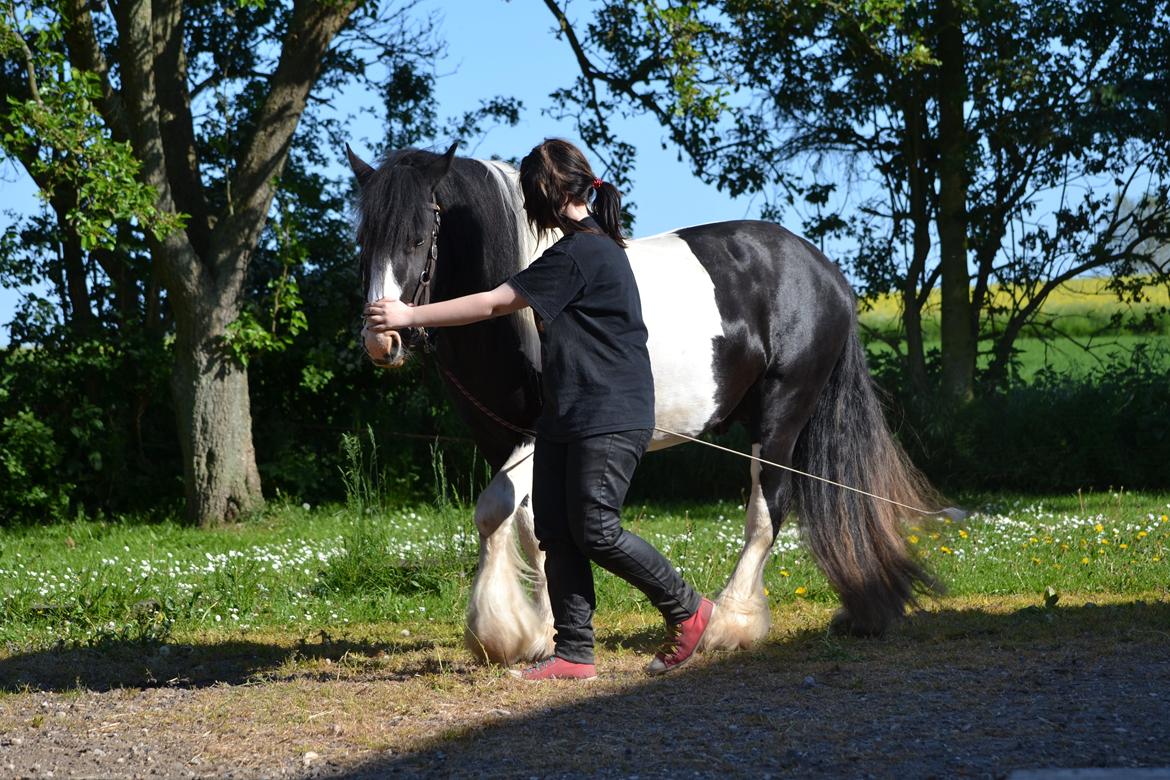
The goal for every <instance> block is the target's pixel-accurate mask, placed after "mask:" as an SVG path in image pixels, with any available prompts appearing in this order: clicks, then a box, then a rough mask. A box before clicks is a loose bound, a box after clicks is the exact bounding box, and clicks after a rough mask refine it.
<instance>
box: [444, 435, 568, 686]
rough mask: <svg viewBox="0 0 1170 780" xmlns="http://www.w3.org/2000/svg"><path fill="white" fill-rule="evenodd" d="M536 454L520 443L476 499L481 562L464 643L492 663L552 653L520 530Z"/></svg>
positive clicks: (468, 609) (528, 658)
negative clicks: (527, 582) (529, 582)
mask: <svg viewBox="0 0 1170 780" xmlns="http://www.w3.org/2000/svg"><path fill="white" fill-rule="evenodd" d="M531 455H532V445H531V444H527V445H523V446H521V447H518V448H517V449H516V451H515V452H513V453H512V456H511V457H510V458H509V459H508V462H507V463H506V464H505V465H504V468H502V469H500V471H499V473H498V474H496V475H495V477H493V478H492V481H491V482H490V483H489V484H488V486H487V488H486V489H485V490H484V491H483V493H482V494H480V496H479V500H478V501H476V504H475V525H476V528H478V529H479V567H478V570H477V571H476V573H475V579H474V580H473V581H472V583H471V598H470V600H469V602H468V605H467V624H466V628H465V630H464V642H465V644H466V645H467V649H468V650H470V651H471V653H472V654H473V655H475V656H476V657H478V658H480V659H482V660H486V661H490V662H493V663H500V664H511V663H515V662H517V661H526V660H535V659H539V658H542V657H544V656H545V655H547V654H548V653H551V652H552V650H551V635H548V633H547V631H546V629H545V625H544V619H543V616H542V615H541V613H540V612H539V611H538V610H537V608H536V607H535V606H534V605H533V601H532V598H531V597H530V596H529V594H528V591H527V589H526V588H525V586H524V579H525V577H524V575H525V574H526V573H527V571H528V567H527V565H526V564H525V563H524V561H523V559H522V558H521V557H520V550H519V547H518V546H517V544H516V535H515V528H516V525H517V519H518V518H517V517H516V515H517V512H518V510H519V511H520V512H524V513H526V512H527V510H526V509H524V508H522V507H521V506H520V504H521V502H522V501H523V499H524V498H525V497H526V496H527V495H528V494H529V493H530V492H531V490H532V458H531ZM527 522H528V524H529V525H531V521H530V520H529V521H527ZM546 600H547V597H546Z"/></svg>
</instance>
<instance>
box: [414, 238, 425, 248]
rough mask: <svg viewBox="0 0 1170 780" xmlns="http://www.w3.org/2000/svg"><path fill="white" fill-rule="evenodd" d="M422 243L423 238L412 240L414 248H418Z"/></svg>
mask: <svg viewBox="0 0 1170 780" xmlns="http://www.w3.org/2000/svg"><path fill="white" fill-rule="evenodd" d="M422 244H423V240H422V239H421V238H420V239H419V240H418V241H415V242H414V248H415V249H418V248H419V247H420V246H422Z"/></svg>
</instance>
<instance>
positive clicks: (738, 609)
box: [703, 444, 774, 650]
mask: <svg viewBox="0 0 1170 780" xmlns="http://www.w3.org/2000/svg"><path fill="white" fill-rule="evenodd" d="M760 451H761V448H760V445H759V444H753V445H752V455H754V456H756V457H760ZM772 526H773V522H772V516H771V513H770V511H769V508H768V502H767V501H766V500H765V499H764V493H763V490H762V488H761V486H760V464H759V463H756V462H755V461H753V462H752V492H751V496H750V497H749V498H748V503H747V522H746V524H745V527H744V543H743V550H742V551H741V552H740V554H739V561H738V562H737V563H736V565H735V571H734V572H732V574H731V579H730V580H728V581H727V585H726V586H725V587H724V588H723V590H722V591H721V592H720V593H719V596H718V597H717V598H716V599H715V610H714V611H713V612H712V613H711V622H710V623H709V624H708V625H707V630H706V632H704V634H703V649H704V650H735V649H737V648H741V647H749V646H751V645H753V644H755V643H756V642H758V641H760V640H761V639H763V638H764V637H765V636H767V635H768V629H769V628H771V625H772V612H771V610H770V609H769V608H768V597H767V596H765V595H764V565H765V564H766V563H767V562H768V552H769V551H770V550H771V549H772V539H773V538H774V537H773V533H772Z"/></svg>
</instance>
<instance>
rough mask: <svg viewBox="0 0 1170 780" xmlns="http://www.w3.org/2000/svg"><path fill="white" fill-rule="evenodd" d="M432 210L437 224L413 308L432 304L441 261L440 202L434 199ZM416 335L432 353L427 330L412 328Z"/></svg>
mask: <svg viewBox="0 0 1170 780" xmlns="http://www.w3.org/2000/svg"><path fill="white" fill-rule="evenodd" d="M431 208H432V209H433V210H434V212H435V223H434V226H433V227H432V228H431V248H430V249H429V250H428V251H427V261H426V262H425V263H423V267H422V271H420V272H419V274H418V282H417V283H416V284H415V285H414V295H412V296H410V303H411V305H412V306H425V305H426V304H428V303H430V302H431V279H432V278H433V277H434V275H435V263H436V262H437V261H438V259H439V224H440V223H441V222H442V218H441V217H440V216H439V212H440V211H442V209H440V208H439V204H438V202H436V201H435V200H434V199H433V198H432V200H431ZM410 330H411V331H413V332H414V333H415V335H416V336H417V337H418V339H419V340H420V341H421V342H422V344H423V349H425V350H427V351H428V352H429V351H430V348H431V341H430V338H429V336H430V334H429V333H428V332H427V329H426V328H410Z"/></svg>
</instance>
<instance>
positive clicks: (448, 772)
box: [339, 601, 1170, 778]
mask: <svg viewBox="0 0 1170 780" xmlns="http://www.w3.org/2000/svg"><path fill="white" fill-rule="evenodd" d="M1168 640H1170V602H1165V601H1161V602H1152V603H1151V602H1135V603H1131V604H1121V605H1110V606H1101V607H1096V606H1092V605H1089V606H1081V607H1055V608H1043V607H1029V608H1026V609H1021V610H1019V611H1017V612H1014V613H1011V614H1006V615H1004V614H990V613H987V612H982V611H979V610H963V611H953V610H942V611H938V612H930V613H923V614H920V615H918V616H916V617H915V618H914V619H913V620H911V621H909V622H908V623H907V624H905V625H904V626H902V627H901V628H900V629H899V630H898V631H896V632H894V633H892V634H891V635H890V636H887V637H885V638H883V639H877V640H856V639H838V638H834V637H830V636H828V635H826V634H825V633H823V632H813V631H809V632H801V633H797V634H795V635H792V636H789V637H787V638H785V639H784V640H782V641H774V642H771V643H766V644H765V645H764V646H762V647H761V648H759V649H757V650H753V651H749V652H742V653H732V654H725V655H717V656H713V657H711V658H708V659H704V660H702V661H700V662H698V663H696V664H695V665H694V666H693V667H691V668H688V669H686V670H682V671H680V672H679V673H677V674H676V675H671V676H668V677H666V678H659V679H645V680H643V679H640V678H630V677H629V675H628V674H627V675H615V676H613V677H612V678H611V681H612V683H613V684H607V683H606V681H605V675H604V666H603V667H602V671H603V676H602V678H601V681H600V682H599V683H596V684H593V685H594V687H593V688H589V687H587V686H588V685H589V684H581V683H572V682H564V683H554V685H559V686H571V685H577V686H582V687H581V688H580V691H581V693H580V697H579V698H575V699H574V700H573V701H572V702H570V703H567V704H565V703H560V704H554V705H552V706H543V705H540V704H536V705H535V706H536V707H537V709H536V710H534V711H531V710H530V711H527V712H525V713H523V714H522V715H514V716H513V715H510V714H509V713H507V712H505V711H502V710H500V711H497V714H498V715H500V717H497V718H495V719H494V720H493V719H488V720H486V721H485V722H480V723H477V724H476V725H474V726H471V727H468V726H467V725H462V726H459V727H457V728H454V729H451V730H450V731H448V732H447V733H445V734H441V735H439V736H437V737H436V738H435V739H434V740H432V741H431V742H430V743H429V744H428V745H427V746H426V747H424V748H422V749H421V750H417V751H415V752H412V753H409V754H405V755H394V756H386V757H385V758H383V759H381V760H377V761H373V762H368V763H366V764H364V765H361V766H358V767H354V768H352V769H350V770H347V771H346V772H345V773H343V774H340V775H339V776H342V777H347V778H371V777H382V776H389V775H402V776H407V777H415V776H423V777H427V776H433V777H449V776H481V775H483V776H502V777H535V776H539V777H596V776H615V777H628V776H634V775H640V776H642V777H661V776H700V777H717V776H720V775H733V776H747V775H750V776H757V777H758V776H767V775H772V776H798V777H867V776H876V777H898V776H902V777H931V776H933V777H951V776H975V777H1002V776H1004V775H1005V774H1006V773H1007V772H1009V771H1011V770H1013V769H1018V768H1038V767H1053V766H1065V767H1068V766H1081V767H1093V766H1098V767H1103V766H1111V767H1133V766H1151V765H1155V766H1158V765H1160V766H1165V765H1170V740H1167V739H1166V738H1165V737H1166V731H1165V729H1166V723H1167V722H1170V654H1168V653H1167V652H1166V648H1167V645H1168ZM618 641H619V642H621V643H622V644H624V643H625V642H624V641H623V640H622V638H620V637H619V638H618ZM636 641H637V643H639V644H641V642H642V639H641V638H640V637H638V638H636ZM631 680H632V682H631ZM502 684H505V685H515V686H521V688H520V690H521V691H523V690H524V688H525V687H531V688H532V689H533V693H532V701H533V702H534V703H539V702H541V701H542V700H545V699H546V696H545V695H543V694H542V692H541V691H540V690H539V689H538V688H537V687H536V686H533V685H532V684H527V683H521V682H519V681H516V682H511V681H507V682H504V683H502ZM591 690H592V691H593V693H590V692H589V691H591ZM545 693H547V690H546V692H545Z"/></svg>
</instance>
